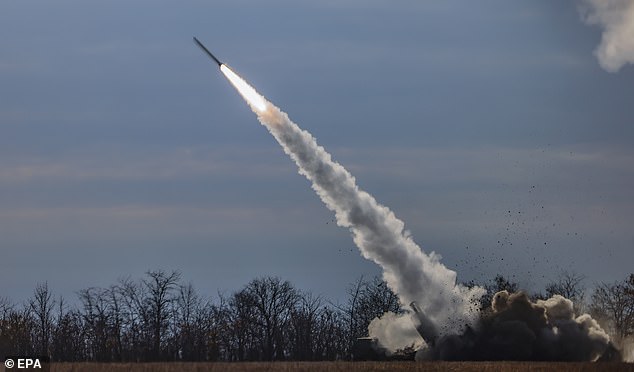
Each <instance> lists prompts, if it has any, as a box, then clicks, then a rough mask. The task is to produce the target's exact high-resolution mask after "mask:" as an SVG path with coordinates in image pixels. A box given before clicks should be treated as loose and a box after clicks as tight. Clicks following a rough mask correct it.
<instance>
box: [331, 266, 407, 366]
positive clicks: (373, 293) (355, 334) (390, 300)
mask: <svg viewBox="0 0 634 372" xmlns="http://www.w3.org/2000/svg"><path fill="white" fill-rule="evenodd" d="M348 296H349V297H348V302H347V304H346V306H344V307H340V306H339V307H338V308H339V309H340V310H341V311H342V313H343V314H344V317H345V318H346V322H347V324H348V337H347V338H348V350H347V353H346V354H347V356H348V357H349V358H352V349H353V347H354V344H355V343H356V341H357V339H358V338H359V337H364V336H367V335H368V326H369V325H370V322H372V320H373V319H374V318H376V317H380V316H382V315H383V314H385V313H386V312H388V311H391V312H394V313H400V312H402V311H403V310H402V309H401V307H400V303H399V299H398V296H397V295H396V294H395V293H394V292H393V291H392V290H391V289H390V288H389V287H388V286H387V283H386V282H385V281H383V279H381V278H380V277H378V276H375V277H373V278H372V280H369V281H367V280H364V278H363V277H360V278H359V279H358V280H357V281H356V282H354V283H353V284H352V285H351V286H350V287H349V289H348Z"/></svg>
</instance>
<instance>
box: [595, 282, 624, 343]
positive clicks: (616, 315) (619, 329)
mask: <svg viewBox="0 0 634 372" xmlns="http://www.w3.org/2000/svg"><path fill="white" fill-rule="evenodd" d="M632 289H634V278H633V277H632V275H631V276H630V277H629V279H627V280H625V281H624V282H615V283H612V284H606V283H600V284H597V285H596V287H595V289H594V293H593V294H592V303H591V304H590V310H591V313H592V315H593V316H595V317H597V318H599V319H601V318H603V319H607V321H608V324H607V326H608V328H609V329H610V331H611V332H610V333H611V334H613V335H616V336H617V337H618V338H619V339H620V340H623V339H625V338H626V337H627V336H629V335H631V334H633V333H634V296H632V292H633V291H632Z"/></svg>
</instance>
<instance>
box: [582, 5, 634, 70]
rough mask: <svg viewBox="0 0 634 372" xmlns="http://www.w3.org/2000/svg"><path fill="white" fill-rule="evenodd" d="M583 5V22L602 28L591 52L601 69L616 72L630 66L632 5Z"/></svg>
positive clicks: (633, 41)
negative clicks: (628, 64)
mask: <svg viewBox="0 0 634 372" xmlns="http://www.w3.org/2000/svg"><path fill="white" fill-rule="evenodd" d="M584 5H585V6H584V7H583V9H582V12H583V17H584V21H585V22H586V23H588V24H591V25H595V24H596V25H599V26H601V27H602V28H603V34H602V36H601V43H600V44H599V46H598V47H597V49H596V50H595V51H594V54H595V55H596V56H597V58H599V64H601V67H603V68H604V69H605V70H606V71H609V72H617V71H618V70H619V69H620V68H621V67H623V65H625V64H626V63H634V1H632V0H584Z"/></svg>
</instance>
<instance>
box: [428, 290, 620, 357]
mask: <svg viewBox="0 0 634 372" xmlns="http://www.w3.org/2000/svg"><path fill="white" fill-rule="evenodd" d="M416 358H417V359H419V360H437V359H440V360H542V361H595V360H597V359H599V358H602V359H603V360H608V361H620V360H621V356H620V355H619V352H618V351H617V350H616V349H615V348H614V347H613V346H612V344H611V343H610V338H609V336H608V335H607V334H606V333H605V332H604V331H603V329H601V327H600V326H599V324H598V323H597V322H596V321H595V320H594V319H592V318H591V317H590V315H588V314H583V315H580V316H577V317H575V314H574V310H573V304H572V301H570V300H568V299H566V298H564V297H562V296H559V295H555V296H553V297H552V298H550V299H548V300H545V301H542V300H538V301H537V302H532V301H530V299H529V298H528V296H526V294H524V293H522V292H518V293H513V294H509V293H508V292H507V291H502V292H498V293H496V294H495V296H494V297H493V303H492V305H491V310H490V313H488V314H486V315H484V316H483V318H482V319H481V320H480V321H479V322H478V324H477V325H476V327H474V328H471V329H468V330H467V331H466V332H464V333H463V334H462V335H447V336H444V337H442V338H441V339H440V340H438V342H437V343H436V344H435V345H434V346H432V347H430V348H426V349H422V350H420V351H419V352H418V353H417V355H416Z"/></svg>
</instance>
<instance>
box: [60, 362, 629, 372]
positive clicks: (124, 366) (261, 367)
mask: <svg viewBox="0 0 634 372" xmlns="http://www.w3.org/2000/svg"><path fill="white" fill-rule="evenodd" d="M50 370H51V372H71V371H73V372H74V371H96V372H102V371H103V372H105V371H133V372H134V371H139V372H141V371H143V372H150V371H157V372H172V371H173V372H177V371H184V372H196V371H218V372H220V371H227V372H234V371H235V372H243V371H244V372H251V371H253V372H256V371H257V372H260V371H289V372H291V371H293V372H294V371H335V372H354V371H474V372H475V371H478V372H487V371H491V372H493V371H584V372H586V371H588V372H589V371H601V372H603V371H634V364H631V363H548V362H355V363H352V362H273V363H261V362H258V363H54V364H52V365H51V369H50Z"/></svg>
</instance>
